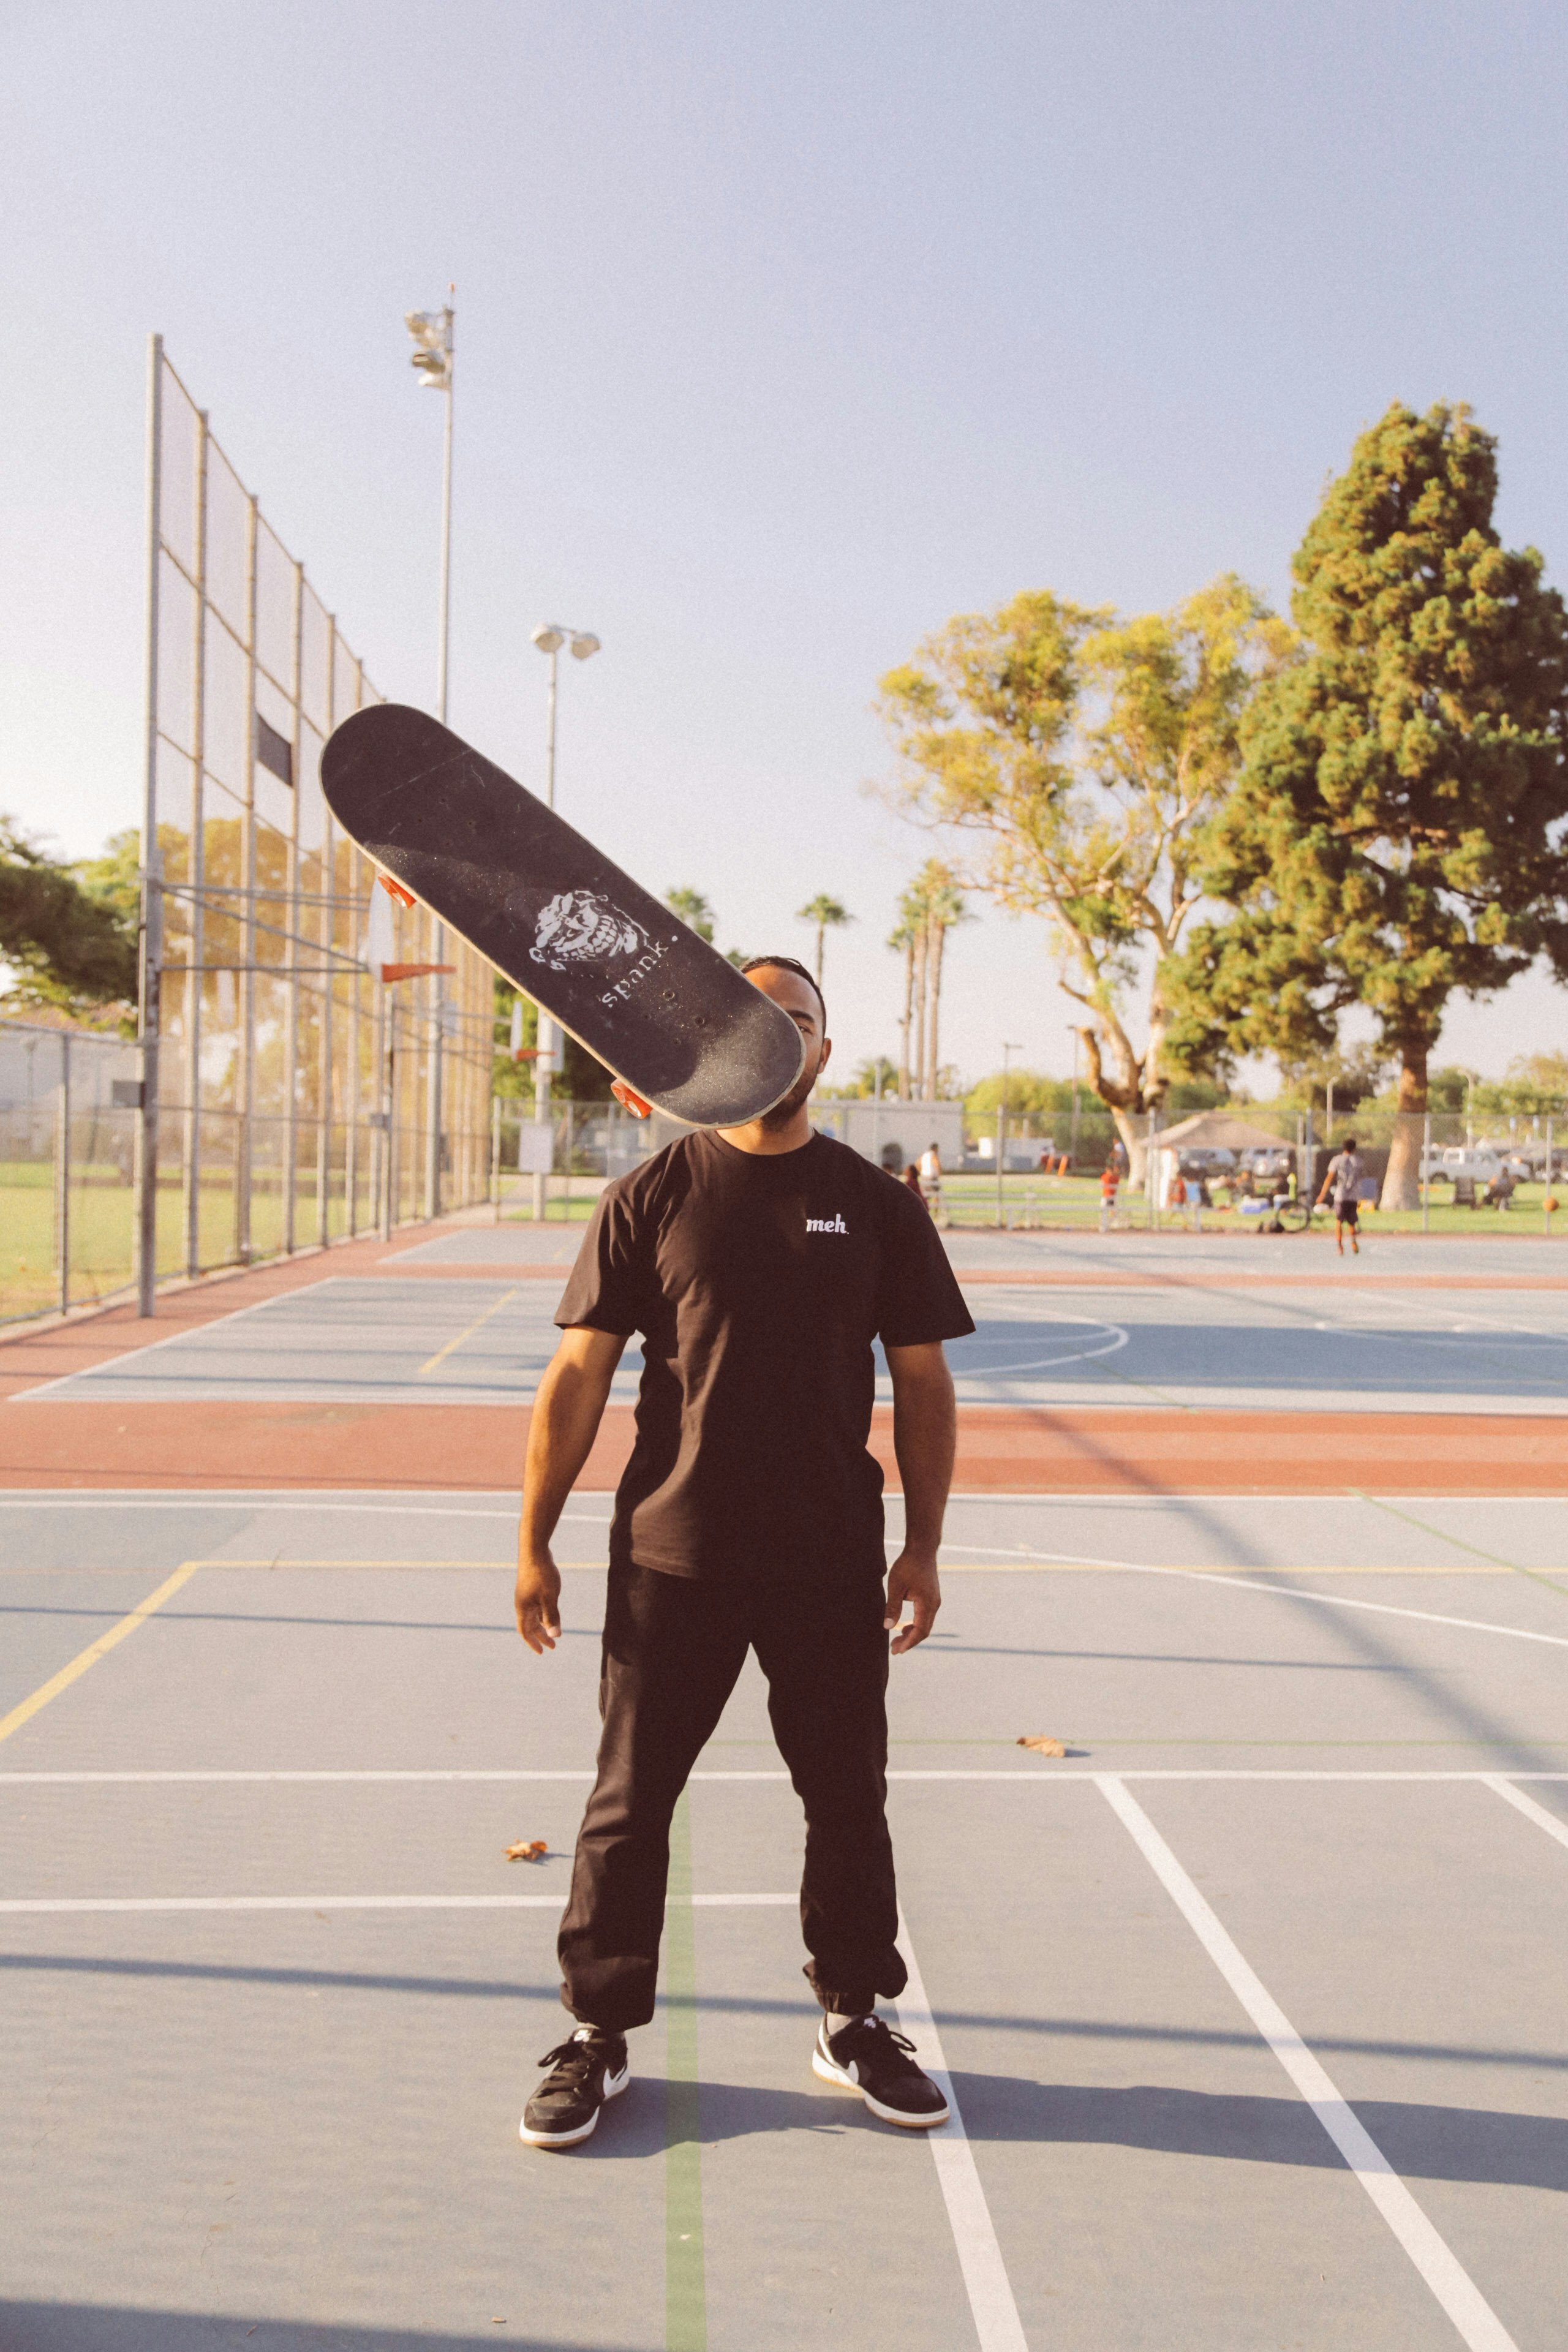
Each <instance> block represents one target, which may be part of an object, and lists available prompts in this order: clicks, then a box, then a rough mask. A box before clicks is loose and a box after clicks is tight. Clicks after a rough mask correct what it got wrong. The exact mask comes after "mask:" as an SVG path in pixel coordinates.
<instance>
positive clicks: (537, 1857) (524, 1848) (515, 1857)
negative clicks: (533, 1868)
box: [506, 1838, 550, 1862]
mask: <svg viewBox="0 0 1568 2352" xmlns="http://www.w3.org/2000/svg"><path fill="white" fill-rule="evenodd" d="M549 1851H550V1849H549V1847H548V1846H547V1845H546V1844H545V1843H544V1840H543V1839H542V1838H534V1839H532V1840H531V1841H530V1842H528V1843H524V1841H523V1840H522V1839H521V1838H519V1840H518V1842H517V1843H516V1844H515V1845H509V1846H508V1848H507V1850H506V1858H507V1860H508V1862H542V1861H543V1859H544V1857H545V1855H546V1854H547V1853H549Z"/></svg>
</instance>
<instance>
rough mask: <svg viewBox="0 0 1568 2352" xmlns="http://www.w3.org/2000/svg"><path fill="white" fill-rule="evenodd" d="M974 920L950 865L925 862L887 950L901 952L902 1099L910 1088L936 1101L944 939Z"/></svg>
mask: <svg viewBox="0 0 1568 2352" xmlns="http://www.w3.org/2000/svg"><path fill="white" fill-rule="evenodd" d="M972 920H973V917H972V916H971V915H970V913H969V910H968V908H967V907H966V905H965V904H964V898H963V891H962V890H961V889H960V888H959V887H958V881H957V877H955V875H954V874H953V871H952V867H951V866H946V865H944V864H943V862H942V859H941V858H940V857H931V858H928V859H927V860H926V863H925V864H924V866H921V870H920V872H919V873H918V874H917V875H916V876H915V878H914V880H913V881H912V882H911V883H910V887H909V888H908V889H907V890H906V891H905V892H904V895H903V897H902V898H900V901H899V927H898V929H897V930H895V931H894V933H893V935H892V938H891V939H890V940H889V942H888V944H889V947H892V948H901V949H902V950H903V954H904V1017H903V1019H902V1021H901V1022H900V1024H899V1025H900V1031H901V1033H902V1036H903V1045H902V1049H901V1050H902V1065H903V1066H902V1068H901V1070H900V1083H899V1092H900V1097H901V1098H902V1099H904V1100H906V1101H907V1100H908V1098H909V1096H910V1091H911V1090H912V1091H913V1092H914V1094H915V1095H916V1096H917V1097H918V1098H919V1099H920V1100H921V1102H933V1101H934V1100H935V1099H936V1092H937V1074H938V1070H939V1067H940V1062H941V1055H940V1043H939V1029H940V1024H941V1014H942V958H943V955H944V953H945V950H946V946H947V935H948V933H949V931H950V930H951V929H952V927H953V925H954V924H955V923H966V922H970V921H972ZM911 1027H912V1028H913V1030H914V1054H913V1056H912V1057H911V1055H910V1029H911Z"/></svg>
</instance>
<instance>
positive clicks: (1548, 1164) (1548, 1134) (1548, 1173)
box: [1542, 1118, 1552, 1241]
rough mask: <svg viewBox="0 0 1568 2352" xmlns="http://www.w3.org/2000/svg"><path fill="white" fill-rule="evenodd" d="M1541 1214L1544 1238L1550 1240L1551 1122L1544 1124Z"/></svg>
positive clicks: (1549, 1119)
mask: <svg viewBox="0 0 1568 2352" xmlns="http://www.w3.org/2000/svg"><path fill="white" fill-rule="evenodd" d="M1542 1215H1543V1216H1544V1218H1545V1219H1546V1238H1547V1240H1548V1241H1550V1240H1551V1238H1552V1120H1551V1118H1548V1119H1547V1122H1546V1192H1545V1197H1544V1202H1543V1205H1542Z"/></svg>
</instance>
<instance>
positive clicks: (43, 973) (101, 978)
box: [0, 817, 139, 1011]
mask: <svg viewBox="0 0 1568 2352" xmlns="http://www.w3.org/2000/svg"><path fill="white" fill-rule="evenodd" d="M131 838H132V840H133V839H134V836H131ZM122 848H123V838H122V837H117V840H116V841H114V842H110V845H109V848H108V850H107V851H106V853H105V856H103V857H102V858H100V859H94V860H93V861H91V863H90V865H89V866H88V867H86V868H83V867H73V866H66V865H62V864H59V863H58V862H57V861H56V860H55V859H53V858H51V857H50V856H47V853H46V852H45V851H44V850H43V849H42V848H41V847H40V846H39V845H38V844H37V841H35V840H34V839H33V838H32V836H31V835H28V834H26V833H25V832H24V831H23V830H22V828H21V827H20V826H19V825H18V824H16V822H15V821H14V819H12V818H10V817H0V956H3V957H4V958H5V961H6V962H7V963H8V964H10V966H11V967H12V970H13V971H14V972H15V974H16V985H15V987H14V988H13V990H12V995H13V998H14V999H16V1000H17V1001H19V1002H21V1003H29V1002H30V1003H35V1004H49V1005H54V1006H58V1007H60V1008H62V1009H65V1010H68V1011H70V1010H76V1009H78V1008H79V1007H81V1006H83V1005H91V1004H110V1003H132V1002H134V1000H135V996H136V989H137V972H136V957H137V923H138V918H139V890H138V887H137V885H136V882H135V879H134V863H133V858H134V853H132V880H131V883H130V885H129V890H128V891H127V888H126V887H125V884H124V877H123V874H122V873H121V867H122V866H123V863H124V860H123V857H122V856H121V855H120V854H119V852H120V851H121V849H122ZM89 877H90V878H89Z"/></svg>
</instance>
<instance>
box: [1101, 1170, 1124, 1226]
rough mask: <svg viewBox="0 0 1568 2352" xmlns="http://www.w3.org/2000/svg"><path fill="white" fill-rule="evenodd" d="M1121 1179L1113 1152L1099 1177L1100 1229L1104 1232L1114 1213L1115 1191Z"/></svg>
mask: <svg viewBox="0 0 1568 2352" xmlns="http://www.w3.org/2000/svg"><path fill="white" fill-rule="evenodd" d="M1120 1183H1121V1170H1120V1169H1119V1168H1118V1167H1117V1165H1116V1158H1115V1154H1114V1153H1112V1155H1111V1157H1110V1159H1109V1160H1107V1161H1106V1163H1105V1167H1104V1170H1103V1171H1102V1173H1101V1175H1100V1232H1101V1233H1104V1232H1105V1230H1106V1228H1107V1227H1108V1226H1109V1224H1110V1220H1111V1218H1112V1217H1113V1216H1114V1215H1115V1213H1116V1191H1117V1187H1118V1185H1119V1184H1120Z"/></svg>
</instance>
